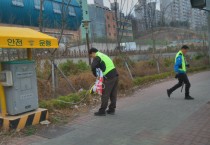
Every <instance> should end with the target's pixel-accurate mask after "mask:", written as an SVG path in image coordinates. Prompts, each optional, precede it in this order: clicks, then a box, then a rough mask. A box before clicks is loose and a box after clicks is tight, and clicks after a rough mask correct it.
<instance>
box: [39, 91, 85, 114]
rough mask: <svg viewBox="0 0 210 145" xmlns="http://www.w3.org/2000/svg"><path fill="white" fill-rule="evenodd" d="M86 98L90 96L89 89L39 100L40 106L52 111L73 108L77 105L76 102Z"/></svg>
mask: <svg viewBox="0 0 210 145" xmlns="http://www.w3.org/2000/svg"><path fill="white" fill-rule="evenodd" d="M84 98H86V99H88V98H89V94H88V92H87V91H82V92H79V93H73V94H69V95H67V96H60V97H58V98H56V99H51V100H41V101H40V102H39V107H41V108H47V109H49V110H50V111H52V110H53V109H64V108H71V107H72V106H74V105H75V103H79V102H80V101H81V100H82V99H84Z"/></svg>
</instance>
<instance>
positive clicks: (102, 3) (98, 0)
mask: <svg viewBox="0 0 210 145" xmlns="http://www.w3.org/2000/svg"><path fill="white" fill-rule="evenodd" d="M94 3H95V4H97V5H99V6H101V7H103V6H104V1H103V0H94Z"/></svg>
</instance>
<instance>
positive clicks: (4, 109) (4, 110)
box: [0, 63, 7, 117]
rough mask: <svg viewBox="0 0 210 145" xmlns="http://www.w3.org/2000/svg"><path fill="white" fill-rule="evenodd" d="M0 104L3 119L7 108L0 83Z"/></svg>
mask: <svg viewBox="0 0 210 145" xmlns="http://www.w3.org/2000/svg"><path fill="white" fill-rule="evenodd" d="M0 72H1V63H0ZM0 102H1V115H2V117H5V116H6V115H7V106H6V96H5V93H4V88H3V86H2V84H1V83H0Z"/></svg>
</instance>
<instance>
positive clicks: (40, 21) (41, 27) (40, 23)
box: [39, 0, 43, 32]
mask: <svg viewBox="0 0 210 145" xmlns="http://www.w3.org/2000/svg"><path fill="white" fill-rule="evenodd" d="M42 9H43V0H40V13H39V31H40V32H42V29H43V23H42V22H43V10H42Z"/></svg>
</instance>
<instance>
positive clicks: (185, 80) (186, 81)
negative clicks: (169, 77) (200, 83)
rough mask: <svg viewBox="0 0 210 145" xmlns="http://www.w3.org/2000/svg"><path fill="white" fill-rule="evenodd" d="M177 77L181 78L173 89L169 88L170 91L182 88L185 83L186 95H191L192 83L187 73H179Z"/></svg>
mask: <svg viewBox="0 0 210 145" xmlns="http://www.w3.org/2000/svg"><path fill="white" fill-rule="evenodd" d="M176 78H177V79H178V80H179V82H178V84H176V85H175V86H173V87H172V88H171V89H169V91H170V92H171V93H172V92H173V91H175V90H176V89H178V88H180V87H181V86H182V84H183V83H184V84H185V96H189V93H190V86H191V84H190V81H189V79H188V77H187V74H185V73H184V74H177V76H176Z"/></svg>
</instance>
